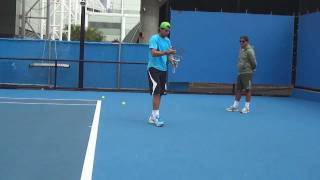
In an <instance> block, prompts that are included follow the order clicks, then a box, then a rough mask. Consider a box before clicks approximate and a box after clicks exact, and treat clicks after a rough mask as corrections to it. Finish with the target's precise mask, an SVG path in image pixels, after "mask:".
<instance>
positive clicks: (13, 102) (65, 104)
mask: <svg viewBox="0 0 320 180" xmlns="http://www.w3.org/2000/svg"><path fill="white" fill-rule="evenodd" d="M0 104H18V105H19V104H27V105H54V106H96V104H69V103H27V102H18V101H8V102H0Z"/></svg>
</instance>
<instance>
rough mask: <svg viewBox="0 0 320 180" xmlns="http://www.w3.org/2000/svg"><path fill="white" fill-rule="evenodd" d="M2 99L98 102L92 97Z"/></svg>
mask: <svg viewBox="0 0 320 180" xmlns="http://www.w3.org/2000/svg"><path fill="white" fill-rule="evenodd" d="M0 99H14V100H52V101H88V102H97V100H90V99H49V98H13V97H0Z"/></svg>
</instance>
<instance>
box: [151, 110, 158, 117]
mask: <svg viewBox="0 0 320 180" xmlns="http://www.w3.org/2000/svg"><path fill="white" fill-rule="evenodd" d="M159 116H160V111H159V110H152V117H154V118H156V117H159Z"/></svg>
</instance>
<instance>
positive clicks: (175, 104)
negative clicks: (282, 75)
mask: <svg viewBox="0 0 320 180" xmlns="http://www.w3.org/2000/svg"><path fill="white" fill-rule="evenodd" d="M101 96H105V97H106V98H105V99H104V100H103V99H101ZM0 97H1V98H0V113H1V126H0V141H1V149H0V159H1V165H0V179H3V180H30V179H32V180H33V179H41V180H44V179H45V180H48V179H50V180H51V179H52V180H57V179H58V180H64V179H66V180H73V179H75V180H76V179H80V178H81V179H88V180H89V179H94V180H171V179H172V180H199V179H201V180H319V179H320V172H319V169H320V156H319V154H320V141H319V137H320V120H319V119H320V118H319V117H320V111H319V109H320V103H319V101H318V102H317V101H310V100H305V99H302V98H295V97H290V98H289V97H288V98H287V97H254V98H253V102H252V110H251V111H252V112H251V113H250V114H247V115H241V114H240V113H229V112H226V111H225V108H226V107H227V106H229V105H230V104H231V103H232V102H233V97H231V96H216V95H190V94H170V95H168V96H166V97H164V98H163V101H162V107H161V112H160V113H161V116H162V118H163V120H165V121H166V126H165V127H163V128H156V127H154V126H152V125H149V124H147V119H148V116H149V114H150V112H151V98H150V96H149V95H148V94H145V93H111V92H109V93H107V92H73V91H72V92H71V91H69V92H68V91H40V90H39V91H35V90H0ZM100 100H101V101H100ZM100 102H101V107H100ZM123 102H125V104H124V103H123Z"/></svg>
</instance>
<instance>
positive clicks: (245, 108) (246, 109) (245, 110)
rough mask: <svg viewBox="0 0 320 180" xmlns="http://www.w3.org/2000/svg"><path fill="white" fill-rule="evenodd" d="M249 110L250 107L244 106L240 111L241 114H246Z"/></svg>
mask: <svg viewBox="0 0 320 180" xmlns="http://www.w3.org/2000/svg"><path fill="white" fill-rule="evenodd" d="M249 112H250V109H249V108H247V107H244V108H243V109H242V110H241V113H242V114H248V113H249Z"/></svg>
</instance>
